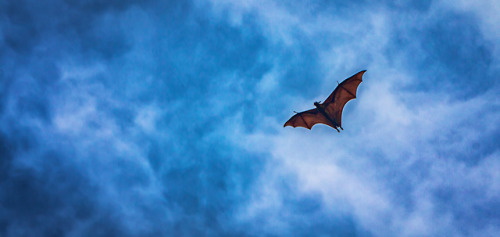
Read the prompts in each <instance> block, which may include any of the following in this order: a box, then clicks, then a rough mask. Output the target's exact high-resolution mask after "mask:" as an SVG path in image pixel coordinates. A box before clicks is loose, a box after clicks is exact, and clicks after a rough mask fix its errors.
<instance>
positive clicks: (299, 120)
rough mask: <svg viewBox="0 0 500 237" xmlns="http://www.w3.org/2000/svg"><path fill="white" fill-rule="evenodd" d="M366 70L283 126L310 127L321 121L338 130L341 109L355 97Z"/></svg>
mask: <svg viewBox="0 0 500 237" xmlns="http://www.w3.org/2000/svg"><path fill="white" fill-rule="evenodd" d="M365 72H366V70H363V71H361V72H358V73H356V74H354V75H353V76H352V77H349V78H347V79H345V80H344V81H343V82H342V83H340V84H339V85H338V86H337V88H335V90H333V92H332V94H330V96H328V98H326V100H325V102H323V103H321V101H320V102H314V106H316V108H314V109H310V110H307V111H304V112H300V113H297V112H295V113H296V114H295V115H294V116H292V117H291V118H290V119H289V120H288V121H287V122H286V123H285V125H284V126H283V127H286V126H292V127H294V128H295V127H304V128H307V129H309V130H310V129H311V128H312V127H313V126H314V125H315V124H317V123H322V124H326V125H328V126H330V127H332V128H335V129H336V130H337V132H340V130H339V129H338V128H340V129H342V130H344V129H343V128H342V110H343V109H344V106H345V104H346V103H347V102H348V101H349V100H352V99H355V98H356V91H357V90H358V86H359V84H360V83H361V82H362V77H363V74H364V73H365Z"/></svg>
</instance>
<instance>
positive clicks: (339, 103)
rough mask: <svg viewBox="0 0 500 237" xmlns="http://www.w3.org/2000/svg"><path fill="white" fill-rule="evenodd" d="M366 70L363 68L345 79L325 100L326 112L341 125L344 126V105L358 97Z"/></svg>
mask: <svg viewBox="0 0 500 237" xmlns="http://www.w3.org/2000/svg"><path fill="white" fill-rule="evenodd" d="M365 72H366V71H365V70H363V71H361V72H358V73H356V74H354V75H353V76H352V77H349V78H347V79H345V80H344V81H343V82H342V83H340V84H339V85H338V86H337V88H335V90H334V91H333V92H332V94H330V96H328V98H327V99H326V100H325V102H323V105H324V106H325V112H326V113H327V114H328V115H329V116H330V117H331V118H332V120H333V121H334V122H336V123H337V124H338V126H340V127H342V111H343V110H344V106H345V104H346V103H347V102H348V101H349V100H352V99H355V98H356V92H357V90H358V86H359V84H360V83H361V82H362V81H363V80H362V77H363V74H364V73H365Z"/></svg>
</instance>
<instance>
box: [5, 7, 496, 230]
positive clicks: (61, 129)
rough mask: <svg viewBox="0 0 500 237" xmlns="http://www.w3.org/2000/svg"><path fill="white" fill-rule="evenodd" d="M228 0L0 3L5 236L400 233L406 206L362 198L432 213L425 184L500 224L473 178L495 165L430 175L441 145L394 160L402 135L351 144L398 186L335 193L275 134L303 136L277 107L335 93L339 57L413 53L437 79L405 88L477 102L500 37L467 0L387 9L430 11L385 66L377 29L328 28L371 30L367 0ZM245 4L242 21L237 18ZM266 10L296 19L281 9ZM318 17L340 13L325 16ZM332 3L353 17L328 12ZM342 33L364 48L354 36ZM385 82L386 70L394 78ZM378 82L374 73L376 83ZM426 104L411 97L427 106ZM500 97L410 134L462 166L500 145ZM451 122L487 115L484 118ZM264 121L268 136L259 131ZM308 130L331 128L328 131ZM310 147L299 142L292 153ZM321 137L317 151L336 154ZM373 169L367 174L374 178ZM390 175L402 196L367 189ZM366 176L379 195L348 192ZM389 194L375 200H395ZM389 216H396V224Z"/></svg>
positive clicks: (486, 222) (482, 224) (442, 199)
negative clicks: (374, 38) (463, 179)
mask: <svg viewBox="0 0 500 237" xmlns="http://www.w3.org/2000/svg"><path fill="white" fill-rule="evenodd" d="M221 4H227V6H226V5H224V6H222V9H225V10H223V11H218V10H217V7H218V6H216V5H217V3H210V2H200V1H194V2H189V1H165V2H162V3H158V2H153V1H132V0H130V1H98V0H95V1H87V2H82V1H58V0H52V1H48V2H47V1H46V2H43V3H42V2H37V1H28V0H24V1H15V2H12V1H11V2H0V16H1V17H0V28H1V29H2V30H1V35H0V51H1V52H2V54H0V121H1V123H0V124H1V125H0V157H1V159H0V189H1V194H0V209H1V210H2V211H1V212H0V213H1V214H0V235H2V236H32V235H37V236H68V235H75V236H290V235H293V236H311V235H313V236H323V235H324V236H371V235H380V233H389V232H390V231H392V230H394V233H402V232H401V231H400V229H398V228H400V227H394V226H397V225H398V224H399V223H398V222H397V219H398V217H400V216H398V215H400V213H395V214H393V213H383V212H382V211H381V212H373V217H371V218H372V219H373V220H372V219H370V217H368V215H366V214H363V213H365V212H369V210H365V209H367V208H366V207H367V206H366V205H365V206H363V205H364V204H363V203H362V204H363V205H361V207H362V208H360V207H359V206H357V203H356V202H363V198H359V197H360V196H363V197H364V198H366V199H373V200H378V199H377V198H380V197H382V198H384V197H387V200H390V201H394V202H395V204H393V205H394V207H395V208H394V210H397V211H401V210H403V212H404V214H407V213H412V212H413V211H415V212H418V211H419V210H420V209H419V206H418V205H419V203H420V201H421V200H420V199H419V198H417V197H416V194H415V193H417V192H418V191H420V190H426V191H429V200H431V202H432V203H433V204H434V205H435V206H436V209H433V211H436V212H437V211H439V210H441V211H444V212H446V213H451V216H452V217H451V221H450V222H451V223H452V224H451V226H452V227H457V226H462V227H461V229H460V228H457V233H459V234H463V235H473V234H474V233H475V232H476V231H477V230H481V229H483V228H486V227H488V226H493V225H497V224H498V221H497V219H498V216H497V215H496V214H495V213H497V212H495V211H494V210H496V209H498V207H497V206H498V202H495V201H494V200H495V197H494V196H493V197H491V196H490V197H487V198H481V191H482V189H481V187H473V185H472V184H475V182H477V183H479V184H483V182H482V181H483V180H479V181H477V180H476V179H475V176H474V175H472V174H471V175H470V178H468V179H467V181H469V182H470V183H469V184H468V185H467V187H468V188H467V189H465V188H464V189H458V188H457V187H456V186H455V185H453V184H448V183H445V184H433V185H434V186H433V185H430V184H429V186H425V187H422V186H421V184H419V183H417V182H415V180H420V179H421V180H427V179H428V178H429V177H430V176H432V177H434V176H438V175H439V174H440V173H439V172H437V173H436V171H434V170H433V168H435V163H433V162H432V161H429V159H427V157H425V154H418V155H417V156H421V158H422V159H421V160H418V161H416V162H414V163H412V164H411V165H404V164H401V163H398V162H395V160H396V159H395V158H394V157H399V158H400V157H402V156H409V157H410V156H414V155H413V154H412V151H409V150H404V149H409V148H408V147H406V146H404V145H401V144H398V143H397V142H396V145H394V150H391V151H390V152H388V151H387V149H385V148H382V147H377V146H378V145H380V143H373V145H372V147H370V145H367V146H366V148H361V147H355V149H352V150H351V151H350V152H349V154H353V155H352V156H356V155H359V157H363V156H366V157H370V158H372V160H373V161H371V162H373V163H370V164H373V170H376V171H377V175H375V177H376V179H375V180H378V181H380V180H383V184H379V183H377V185H379V186H376V185H372V184H370V183H368V184H364V183H363V184H359V185H358V186H356V187H357V188H352V189H349V187H348V186H349V185H353V183H354V184H356V182H361V181H359V180H357V179H356V180H355V181H353V179H354V178H352V179H349V178H346V179H344V181H345V183H346V184H345V185H342V186H345V187H342V188H344V189H339V190H334V191H331V192H327V193H325V192H323V191H321V190H320V191H317V190H314V189H308V188H305V187H304V186H307V185H304V180H302V178H303V177H302V176H301V174H300V172H298V171H296V170H294V169H290V168H289V166H290V164H287V162H283V161H282V160H280V159H277V158H276V156H279V154H280V153H279V152H277V151H276V149H279V148H269V147H270V146H273V145H276V144H279V143H272V142H268V141H269V140H270V139H271V140H272V139H274V138H275V137H280V138H284V139H285V140H287V139H288V138H285V137H284V136H287V135H284V133H282V132H281V130H278V129H280V128H281V122H279V124H278V125H279V126H278V125H276V124H277V122H276V120H282V119H283V118H285V117H287V116H288V115H289V113H290V112H291V111H292V110H293V109H297V110H299V109H301V108H300V107H299V106H302V105H295V103H296V102H298V101H299V102H301V101H302V100H304V101H309V100H311V103H312V100H313V99H314V98H317V97H318V95H319V94H321V93H329V92H330V91H331V90H330V89H325V88H323V86H325V85H327V86H330V85H334V84H335V82H334V81H332V82H330V79H328V80H325V75H330V74H329V73H330V70H335V71H336V72H339V71H342V70H344V71H349V73H354V72H351V71H350V70H351V69H352V67H356V70H358V68H357V67H364V66H368V67H377V66H380V67H381V68H382V67H385V68H386V69H387V68H391V67H398V66H401V65H403V68H398V69H397V70H401V71H407V72H409V73H411V75H412V76H414V77H417V78H421V79H419V80H416V81H412V82H411V83H409V84H406V85H405V87H404V88H403V89H404V90H403V92H402V93H405V92H408V93H413V92H415V91H419V92H423V93H429V94H431V95H432V93H436V92H437V93H443V94H446V95H451V96H452V97H453V98H462V100H465V98H471V97H472V98H474V97H478V96H479V95H481V93H482V92H488V91H490V90H494V89H495V87H493V88H494V89H489V88H491V86H495V80H494V75H496V74H495V73H496V72H497V71H495V70H497V69H495V68H494V62H495V58H494V57H495V55H493V54H492V52H493V51H492V48H493V47H495V46H494V45H495V44H496V42H492V41H491V40H486V37H483V36H482V35H481V34H482V33H481V31H480V27H479V26H478V25H479V24H480V23H479V21H478V20H477V19H475V18H474V17H472V16H471V15H468V14H465V13H460V12H453V11H451V10H446V11H445V10H443V13H442V14H436V15H431V17H425V16H427V15H428V14H429V12H430V11H431V10H430V9H431V8H432V6H433V5H432V4H431V2H430V1H413V2H411V3H408V4H392V3H387V4H386V5H382V6H377V7H378V8H377V9H379V8H380V9H384V10H385V11H387V15H386V16H385V17H387V18H389V19H397V18H401V19H404V17H403V16H404V15H405V14H407V15H412V16H417V19H419V17H422V19H423V18H424V17H425V19H426V20H425V21H424V22H423V23H422V24H420V23H419V22H404V21H402V22H398V24H395V25H394V28H391V29H393V30H394V31H393V32H391V33H390V34H388V36H386V37H387V38H386V39H384V40H387V42H389V43H388V44H387V45H388V46H383V47H382V46H381V50H382V51H383V52H384V53H387V54H389V55H390V56H387V61H388V64H389V66H388V65H382V64H377V63H376V62H375V61H376V60H377V59H380V58H377V57H378V56H377V54H376V53H375V52H373V51H370V50H368V51H369V52H365V51H366V48H362V47H365V46H364V45H363V44H360V45H358V43H359V42H362V41H363V39H365V38H363V37H366V36H363V37H359V38H360V39H359V41H357V38H356V37H354V36H355V35H348V34H347V35H336V34H335V33H332V31H329V30H332V29H334V30H337V29H342V28H343V27H346V26H345V25H344V24H347V23H349V24H351V22H356V24H353V25H349V26H348V27H351V26H358V25H360V28H361V29H367V28H370V25H368V26H367V25H363V24H366V22H367V21H366V20H363V19H362V18H360V15H353V14H352V12H356V10H354V9H358V10H359V11H361V10H363V11H364V13H367V12H371V14H375V13H376V12H374V11H371V10H369V8H370V6H371V5H369V4H368V5H367V3H366V1H351V2H342V1H337V2H322V1H312V2H311V3H310V5H307V6H306V5H301V4H298V3H294V4H288V5H286V4H285V5H282V4H275V5H273V6H270V7H269V8H265V9H264V10H263V9H259V8H258V7H259V6H262V4H264V3H260V2H257V3H255V2H253V3H249V4H250V5H249V6H251V7H249V8H248V9H247V8H239V5H238V4H236V5H231V4H230V3H221ZM226 7H227V8H226ZM232 7H233V8H234V9H233V8H232ZM252 7H253V8H252ZM242 9H243V10H242ZM263 11H269V12H270V13H269V14H268V15H265V14H264V16H263V15H262V14H263V13H266V12H263ZM234 14H236V17H241V18H239V19H238V20H235V21H233V20H232V18H231V17H235V15H234ZM237 14H240V15H237ZM266 16H267V17H276V16H281V17H283V18H279V17H277V18H276V19H277V21H279V20H280V19H286V20H284V21H283V22H277V23H276V22H274V21H273V20H270V21H269V20H268V18H266ZM320 16H323V17H325V18H324V19H325V21H327V23H324V25H322V24H323V23H322V22H321V21H315V19H316V17H320ZM332 16H343V18H344V19H346V20H345V22H342V21H341V19H340V18H333V19H335V20H334V21H328V20H331V18H329V17H332ZM368 16H369V14H368V15H367V17H368ZM294 17H296V18H294ZM294 19H298V20H297V21H293V20H294ZM287 20H290V21H287ZM281 23H283V24H281ZM288 24H290V25H288ZM302 24H310V25H307V26H311V25H315V24H316V25H317V26H316V29H322V30H324V31H325V32H323V31H322V30H319V33H318V32H315V31H314V30H315V28H314V27H313V28H311V29H310V31H308V30H306V29H305V26H303V25H302ZM370 24H371V23H370ZM353 28H355V27H353ZM311 32H313V33H311ZM333 32H335V31H333ZM376 32H377V29H374V32H372V33H376ZM323 33H324V34H323ZM384 33H385V32H384ZM370 34H371V33H370ZM370 34H367V35H368V36H369V35H370ZM318 35H322V37H323V38H317V36H318ZM280 37H283V38H287V39H286V40H284V39H281V38H280ZM332 42H333V43H332ZM351 44H352V45H351ZM346 45H347V46H346ZM353 45H354V46H353ZM344 46H345V47H346V48H348V50H345V51H344V50H340V49H342V48H341V47H344ZM332 48H333V49H339V50H338V51H335V52H353V51H352V49H353V48H356V50H354V52H355V53H354V54H356V55H357V56H352V55H351V56H349V55H345V57H343V56H342V55H335V57H338V58H340V59H342V60H336V61H334V62H338V63H339V65H334V67H335V68H334V69H332V68H326V66H325V65H328V64H329V63H331V62H329V61H328V60H329V58H327V57H325V52H327V51H328V50H331V49H332ZM349 58H350V59H349ZM352 58H354V61H356V63H353V64H352V65H349V63H345V64H344V60H343V59H346V60H345V61H349V60H351V59H352ZM398 60H400V61H398ZM381 61H382V60H381ZM354 64H356V65H354ZM361 69H365V68H359V70H361ZM352 70H354V69H352ZM387 70H389V69H387ZM349 73H348V75H344V76H345V77H347V76H349ZM266 78H267V79H266ZM341 79H342V78H338V80H341ZM370 79H371V80H372V81H373V83H372V84H371V85H374V84H375V82H383V80H381V79H378V78H369V80H370ZM266 80H267V81H266ZM393 86H394V87H395V88H397V87H398V86H400V84H398V83H395V85H393ZM331 89H333V88H331ZM363 90H365V89H363ZM371 91H372V90H370V87H368V89H366V94H369V93H370V92H371ZM326 95H327V94H325V96H326ZM408 100H410V99H408ZM458 100H459V101H460V99H458ZM365 102H366V103H368V102H369V101H365ZM413 102H414V101H412V103H408V107H409V108H413V107H415V108H417V109H419V108H420V107H418V104H417V103H413ZM457 103H458V102H457ZM296 106H297V107H298V108H296ZM412 106H413V107H412ZM446 106H448V105H444V107H446ZM497 106H498V105H496V104H492V105H487V106H483V107H481V109H478V111H479V112H481V113H484V114H487V115H489V117H488V116H485V117H484V119H480V120H479V123H480V125H482V127H480V128H477V129H475V130H473V132H478V133H481V134H482V136H479V135H478V136H475V137H468V136H466V135H464V134H463V133H460V132H459V130H458V129H459V128H453V129H451V128H448V127H447V128H445V129H446V131H445V132H443V133H442V134H436V136H434V137H430V138H427V137H426V138H413V137H406V139H408V140H409V141H411V142H416V145H424V146H427V145H429V144H434V146H432V147H429V149H428V150H429V153H432V154H439V156H440V157H442V158H443V160H445V161H449V162H451V163H453V164H455V162H456V163H458V164H462V165H463V166H465V167H468V168H470V167H472V168H473V167H476V166H477V167H483V166H482V165H483V164H485V163H486V162H490V161H491V159H492V158H489V157H494V156H495V154H497V152H498V151H497V150H498V149H497V147H496V144H497V143H498V134H499V131H498V129H497V127H494V126H485V124H487V122H488V121H491V120H493V119H494V118H490V117H494V115H493V114H491V113H490V112H488V111H493V110H495V109H497ZM351 108H355V109H353V110H351V111H359V110H361V109H363V107H361V105H360V107H351ZM446 108H448V107H446ZM289 110H290V111H289ZM451 114H453V113H451ZM351 115H352V113H351V112H349V114H348V115H347V116H351ZM487 118H490V120H488V119H487ZM373 119H374V120H376V118H373ZM453 121H455V123H458V124H460V123H469V122H472V121H470V117H465V118H463V117H460V118H456V119H454V120H453ZM275 125H276V126H275ZM395 126H396V125H395ZM464 126H466V125H464ZM394 128H395V130H398V127H394ZM353 130H354V129H353ZM319 131H320V132H322V133H321V134H323V135H324V134H327V130H321V129H320V130H319ZM298 132H302V131H298ZM328 134H329V133H328ZM346 134H348V135H346V140H348V139H349V137H348V136H349V133H346ZM257 135H261V136H262V137H261V141H259V142H258V143H252V141H253V139H255V138H254V137H253V136H257ZM485 138H488V139H487V140H485ZM290 139H292V138H290ZM310 139H311V140H314V141H315V143H317V144H319V143H320V141H321V140H320V139H319V137H314V136H313V135H311V136H310ZM315 139H316V140H315ZM379 139H380V140H383V139H384V138H382V137H379ZM419 139H421V140H419ZM330 140H331V141H336V142H338V143H341V142H342V141H340V140H333V139H330ZM369 141H370V142H373V140H369ZM327 142H329V141H325V144H326V145H323V147H328V146H329V143H327ZM321 144H323V143H321ZM450 144H451V145H450ZM248 146H253V147H251V148H249V147H248ZM346 147H349V146H348V145H346ZM459 147H461V148H459ZM306 148H308V147H307V146H306V144H301V145H300V146H295V147H293V148H292V149H291V150H290V152H293V153H300V152H301V151H302V150H303V149H306ZM294 149H295V150H294ZM398 149H402V151H400V150H398ZM316 152H318V151H311V153H310V154H311V157H321V156H320V155H316ZM311 157H304V158H303V160H308V159H312V158H311ZM323 158H324V159H323V160H322V161H323V162H320V163H322V164H323V163H324V164H326V165H325V166H327V167H328V165H327V164H331V162H332V157H330V156H327V157H323ZM329 162H330V163H329ZM356 164H357V163H353V164H351V165H347V166H349V167H356ZM287 167H288V168H287ZM400 167H403V168H400ZM353 169H355V170H356V169H361V168H353ZM319 173H320V172H318V175H319ZM339 173H340V174H339V175H341V174H344V173H348V171H346V170H342V172H339ZM366 173H367V172H359V173H357V175H353V176H352V177H356V178H358V176H359V177H360V178H359V179H360V180H363V179H362V178H361V177H364V176H363V175H364V174H366ZM472 173H473V172H472ZM408 174H411V175H408ZM387 177H389V178H387ZM439 177H441V176H439ZM439 177H438V178H439ZM455 178H457V177H455ZM329 181H331V180H326V181H325V184H324V185H325V187H330V186H328V185H330V184H329ZM380 182H382V181H380ZM306 183H307V182H306ZM377 187H387V188H388V189H389V190H390V191H387V193H390V194H387V193H382V194H380V193H370V192H369V190H372V189H374V190H377ZM333 188H334V187H333V186H332V188H331V189H333ZM337 188H338V187H337ZM357 189H359V190H358V191H360V192H366V193H363V195H360V196H357V195H358V194H352V193H348V194H345V195H347V196H342V195H344V194H342V192H343V191H346V190H347V191H348V192H354V191H352V190H357ZM381 189H383V188H381ZM328 190H330V188H328ZM367 190H368V191H367ZM269 193H271V194H269ZM332 193H333V194H335V195H334V197H333V198H332V197H331V195H332ZM349 195H351V196H349ZM384 195H386V196H384ZM426 200H427V199H426ZM467 202H468V203H469V204H467V205H463V203H467ZM373 203H378V202H376V201H374V202H373ZM380 203H382V204H383V203H384V202H380ZM382 204H380V205H381V206H380V207H379V206H371V207H370V208H368V209H374V210H381V209H382V208H383V207H382V206H383V205H382ZM395 212H396V211H395ZM404 214H401V216H404ZM367 219H369V220H367ZM377 220H389V221H390V222H391V223H390V224H391V225H393V226H391V227H390V228H388V230H385V231H387V232H381V231H380V227H379V226H377V224H374V223H377ZM470 220H475V221H472V222H471V221H470ZM422 233H424V232H422ZM430 233H439V232H430Z"/></svg>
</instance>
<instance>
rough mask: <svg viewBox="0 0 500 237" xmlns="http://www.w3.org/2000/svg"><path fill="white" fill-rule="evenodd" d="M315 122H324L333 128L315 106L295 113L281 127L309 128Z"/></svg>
mask: <svg viewBox="0 0 500 237" xmlns="http://www.w3.org/2000/svg"><path fill="white" fill-rule="evenodd" d="M317 123H322V124H326V125H328V126H330V127H333V128H335V127H334V125H333V124H332V123H331V122H330V121H328V119H327V118H326V117H325V116H324V115H323V114H321V113H320V112H319V110H318V109H316V108H315V109H310V110H307V111H304V112H300V113H297V114H295V115H294V116H292V117H291V118H290V119H289V120H288V121H287V122H286V123H285V125H284V126H283V127H286V126H292V127H294V128H295V127H304V128H307V129H309V130H310V129H311V128H312V127H313V126H314V125H315V124H317Z"/></svg>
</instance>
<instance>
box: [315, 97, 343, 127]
mask: <svg viewBox="0 0 500 237" xmlns="http://www.w3.org/2000/svg"><path fill="white" fill-rule="evenodd" d="M314 106H316V109H317V110H318V111H319V112H320V113H321V114H322V115H323V116H325V118H326V119H327V120H328V121H330V123H332V124H333V125H334V127H333V128H335V129H336V130H337V132H340V131H339V129H338V128H337V127H339V128H340V129H342V130H344V129H343V128H342V127H341V126H340V125H338V124H337V123H336V122H335V121H334V120H333V119H332V118H330V116H329V115H328V114H327V113H326V111H325V108H324V106H322V105H321V104H320V103H319V102H314ZM311 127H312V125H311Z"/></svg>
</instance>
